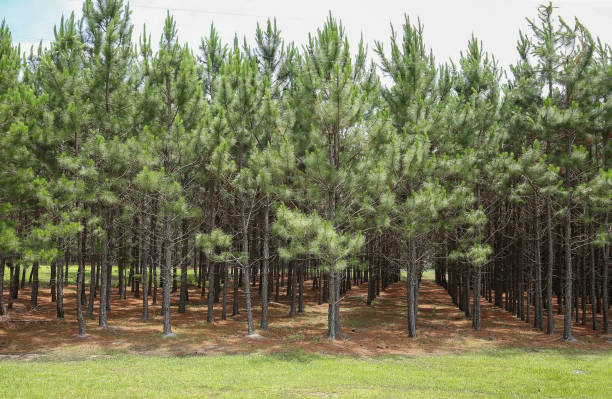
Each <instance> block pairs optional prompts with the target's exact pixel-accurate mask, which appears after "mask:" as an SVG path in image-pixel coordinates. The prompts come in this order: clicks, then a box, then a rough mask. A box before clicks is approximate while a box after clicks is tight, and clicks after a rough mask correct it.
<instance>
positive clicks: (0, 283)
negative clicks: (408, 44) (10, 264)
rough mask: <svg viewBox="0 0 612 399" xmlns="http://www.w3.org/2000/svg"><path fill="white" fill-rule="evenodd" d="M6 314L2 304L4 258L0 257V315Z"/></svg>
mask: <svg viewBox="0 0 612 399" xmlns="http://www.w3.org/2000/svg"><path fill="white" fill-rule="evenodd" d="M4 315H6V306H4V258H2V259H0V316H4Z"/></svg>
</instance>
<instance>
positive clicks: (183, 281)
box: [178, 220, 189, 313]
mask: <svg viewBox="0 0 612 399" xmlns="http://www.w3.org/2000/svg"><path fill="white" fill-rule="evenodd" d="M182 236H183V237H182V238H183V252H182V256H181V296H180V301H179V309H178V311H179V313H185V306H186V303H187V295H188V294H187V288H188V287H187V265H188V263H187V252H188V248H187V246H188V245H189V244H188V243H189V240H188V238H187V222H186V221H185V220H183V231H182Z"/></svg>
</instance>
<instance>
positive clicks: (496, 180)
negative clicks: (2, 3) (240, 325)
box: [0, 0, 612, 340]
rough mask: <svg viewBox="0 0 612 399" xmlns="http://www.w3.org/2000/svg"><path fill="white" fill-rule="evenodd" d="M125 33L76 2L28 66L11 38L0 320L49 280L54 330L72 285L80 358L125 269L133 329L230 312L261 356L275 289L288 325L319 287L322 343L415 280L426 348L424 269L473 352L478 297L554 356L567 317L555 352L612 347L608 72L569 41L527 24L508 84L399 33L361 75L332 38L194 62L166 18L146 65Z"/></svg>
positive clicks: (413, 308) (496, 68)
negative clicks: (556, 346)
mask: <svg viewBox="0 0 612 399" xmlns="http://www.w3.org/2000/svg"><path fill="white" fill-rule="evenodd" d="M130 15H131V10H130V8H129V5H128V4H127V3H126V2H124V1H123V0H95V1H94V0H86V1H85V2H84V4H83V13H82V17H81V18H80V19H77V18H76V17H75V16H74V14H72V15H70V16H69V17H67V18H64V17H62V19H61V21H60V22H59V24H58V25H56V27H55V29H54V40H53V41H52V42H51V44H50V45H49V46H48V48H44V47H43V46H42V45H40V46H39V47H38V49H30V51H29V53H22V49H21V48H20V47H19V46H16V45H15V44H13V42H12V39H11V33H10V31H9V29H8V27H7V24H6V23H5V22H4V21H3V22H2V26H1V27H0V132H1V133H0V160H1V161H2V162H1V163H0V313H1V314H6V312H7V306H6V304H5V299H4V297H5V296H6V297H7V298H8V307H9V308H10V307H11V305H12V300H13V299H14V298H16V297H17V295H18V292H19V288H20V286H24V285H25V283H26V269H27V270H28V271H29V275H30V278H29V280H30V284H31V306H32V307H33V308H36V306H37V305H38V288H39V284H40V282H39V279H38V270H39V267H40V265H41V264H44V265H47V264H48V265H50V266H51V278H50V281H49V284H50V287H51V295H52V299H53V301H54V302H55V303H56V304H57V317H59V318H63V317H64V310H63V302H64V294H63V290H64V287H65V285H66V284H67V282H68V279H67V278H68V271H69V270H68V265H69V264H73V263H75V262H76V264H78V272H77V287H76V292H77V294H78V295H77V296H78V298H77V300H76V304H77V310H76V312H77V315H76V316H77V319H78V325H79V335H84V334H85V318H86V317H93V316H94V313H96V312H97V316H98V322H99V326H100V327H108V318H109V313H110V312H111V300H110V298H111V290H112V289H115V288H114V287H113V284H112V280H113V278H114V277H113V267H116V268H117V269H118V281H116V286H117V287H116V289H117V290H118V293H119V297H120V299H125V298H126V295H128V290H130V291H131V295H135V296H136V297H138V298H142V319H143V320H147V319H149V317H150V316H151V315H150V313H149V308H148V307H149V304H151V303H153V304H156V303H157V302H158V301H161V306H162V315H163V333H164V335H168V336H170V335H173V333H172V327H171V317H170V316H171V312H170V308H171V304H170V298H171V292H173V291H179V292H180V300H179V303H178V309H177V310H178V312H179V313H182V312H185V309H186V307H187V306H188V304H189V291H188V286H189V285H190V284H195V285H197V287H200V288H201V295H202V297H206V296H207V301H208V307H207V312H206V313H207V315H206V318H207V321H208V322H209V323H214V321H215V320H214V312H213V311H214V308H215V306H221V307H222V318H223V319H225V318H226V317H227V313H228V311H229V309H226V308H227V304H228V297H229V296H232V298H233V308H232V309H231V311H232V315H236V314H238V313H239V312H240V311H241V310H242V311H244V312H246V315H247V328H246V330H247V333H248V334H254V333H255V331H256V326H255V323H256V321H255V320H254V319H253V302H254V301H253V298H254V296H258V297H259V299H260V303H261V319H260V320H259V321H258V323H259V324H258V326H259V328H260V329H261V330H265V329H267V328H268V304H269V302H270V301H271V300H273V299H274V300H276V301H278V297H279V291H280V290H279V286H284V285H286V295H289V296H290V297H291V315H293V316H294V315H295V314H296V312H301V311H303V309H304V301H303V296H304V294H303V293H304V289H305V288H304V282H305V281H312V289H313V290H318V294H319V302H320V303H327V304H328V309H329V310H328V329H327V330H328V336H329V338H331V339H334V338H336V337H338V336H339V334H340V333H341V323H340V320H341V319H340V311H341V300H342V298H343V296H344V295H345V293H346V292H347V291H349V290H350V289H351V286H352V285H358V284H363V283H367V284H368V296H367V303H368V305H369V304H371V303H372V302H373V301H375V300H376V297H377V296H378V295H379V293H380V291H381V290H384V289H386V287H388V286H389V285H390V284H392V283H396V282H398V281H400V280H402V279H405V281H406V291H407V307H406V317H407V331H408V335H409V336H410V337H416V334H417V309H418V298H419V286H420V282H421V277H422V273H423V271H424V270H425V269H427V268H433V269H435V278H436V282H437V283H438V284H440V285H442V286H443V287H445V288H446V289H447V290H448V293H449V295H450V296H451V298H452V300H453V301H454V303H455V304H456V305H457V306H458V307H459V308H460V309H461V310H462V311H464V312H465V315H466V317H469V318H471V319H472V325H473V327H474V328H475V329H476V330H480V329H481V311H480V303H481V298H483V297H484V299H486V300H488V301H490V302H493V303H494V304H495V305H496V306H498V307H502V308H504V309H506V310H507V311H509V312H512V313H514V314H516V316H517V317H520V318H521V319H523V320H525V321H526V322H528V323H532V324H533V326H534V327H536V328H539V329H540V330H542V331H545V332H546V333H548V334H553V333H554V330H555V327H556V326H555V325H554V313H555V312H557V313H563V315H564V325H563V327H562V330H563V338H564V339H566V340H572V339H573V338H572V324H573V323H582V324H587V323H592V328H593V329H595V330H598V329H601V330H603V331H604V332H605V333H608V332H609V328H610V327H609V324H610V323H609V319H608V309H609V292H610V282H609V263H610V239H611V236H612V227H611V226H612V224H611V221H610V210H611V209H612V203H611V200H610V199H611V198H612V169H611V164H610V155H611V152H612V144H610V139H611V138H612V100H611V99H610V94H612V49H611V48H610V46H609V45H608V44H605V43H602V42H601V41H600V40H599V39H597V38H594V37H593V36H592V35H591V34H590V32H589V31H588V30H587V28H586V27H585V26H583V25H582V24H581V23H580V22H579V21H578V20H575V21H573V22H571V23H570V22H567V21H565V20H563V19H561V18H558V17H556V16H555V15H554V8H553V6H552V4H548V5H543V6H540V7H539V8H538V10H537V15H536V18H535V19H528V23H529V32H524V33H523V32H521V34H520V38H519V40H518V42H517V45H516V50H517V61H516V63H515V64H513V65H511V66H510V67H509V69H508V70H504V69H503V68H501V67H500V65H498V63H497V62H496V60H495V58H494V56H493V55H491V54H490V53H488V52H487V51H485V49H484V48H483V45H482V43H481V42H480V41H479V40H478V39H477V38H475V37H472V38H471V39H470V40H469V42H468V43H467V47H466V49H465V50H464V51H462V52H461V54H460V57H459V59H458V62H457V63H453V62H446V63H437V62H436V60H435V59H434V57H433V54H432V51H431V49H428V48H427V46H426V45H425V42H424V38H423V37H424V36H423V26H422V25H421V24H420V22H418V23H416V24H414V23H412V22H411V21H410V20H409V18H408V17H406V18H405V22H404V23H403V25H402V27H401V29H400V30H399V31H396V30H395V29H393V27H392V34H391V37H390V38H389V40H388V41H387V42H375V43H374V44H373V49H374V50H373V53H374V54H373V55H372V56H369V55H368V52H367V48H368V46H367V45H366V44H365V43H363V41H361V42H360V43H359V44H358V46H357V47H356V48H354V49H352V48H350V46H349V41H348V39H347V34H346V32H345V29H344V27H343V25H342V23H341V22H340V21H339V20H337V19H336V18H334V17H333V16H332V15H331V14H330V15H329V17H328V18H327V19H326V21H325V23H324V25H323V26H322V27H321V28H320V29H318V30H317V31H316V32H315V33H313V34H310V35H308V40H307V41H306V44H304V45H303V46H301V47H299V46H296V45H295V44H293V43H287V42H285V41H284V40H283V38H282V36H281V31H280V29H279V28H278V27H277V24H276V21H275V20H268V21H267V23H266V24H265V25H264V26H261V27H260V26H259V25H258V26H257V30H256V32H255V40H254V42H253V43H254V44H249V42H248V41H247V40H246V38H245V39H244V40H240V39H239V38H238V37H234V40H233V42H230V43H226V42H224V41H223V40H222V38H221V37H220V36H219V34H218V33H217V31H216V29H215V27H214V25H213V26H211V28H210V30H209V32H208V33H207V34H206V35H205V36H204V37H203V38H202V39H201V43H200V46H199V48H198V49H197V50H193V49H191V48H189V47H188V46H187V45H186V44H185V45H183V44H181V42H180V39H179V36H178V32H177V28H176V24H175V21H174V18H173V17H172V16H171V15H170V13H168V15H167V18H166V21H165V24H164V27H163V32H162V33H161V37H160V38H159V43H158V46H157V50H156V51H153V49H152V48H153V47H152V39H151V34H150V33H149V32H147V30H146V27H145V29H144V30H143V34H142V35H141V37H139V38H137V39H136V40H134V38H133V25H132V23H131V22H130ZM7 267H8V270H9V273H10V276H9V277H10V278H9V281H10V284H9V287H8V295H4V294H3V291H4V283H3V281H4V274H5V269H6V268H7ZM87 268H89V270H90V273H89V277H90V281H85V271H86V269H87ZM190 270H192V271H193V276H194V279H189V278H188V274H189V271H190ZM179 271H180V279H179V273H178V272H179ZM241 286H242V288H240V287H241ZM240 291H241V292H242V293H243V295H244V299H245V300H244V303H243V304H242V305H243V309H240V307H241V306H239V305H241V304H240V303H239V302H240V301H239V299H238V298H239V297H238V295H239V292H240ZM555 297H556V298H555ZM219 302H221V304H220V305H219V304H217V303H219ZM215 304H217V305H215ZM555 308H556V309H555ZM96 309H97V310H96ZM598 315H601V317H600V319H601V320H602V322H601V324H600V322H599V320H598V317H597V316H598ZM202 317H204V315H202ZM557 328H558V327H557Z"/></svg>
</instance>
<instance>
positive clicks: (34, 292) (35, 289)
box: [0, 261, 39, 309]
mask: <svg viewBox="0 0 612 399" xmlns="http://www.w3.org/2000/svg"><path fill="white" fill-rule="evenodd" d="M38 267H39V266H38V261H36V262H34V263H33V264H32V294H31V296H30V306H31V307H32V309H36V308H37V307H38ZM2 268H3V269H4V265H2ZM0 303H1V302H0ZM0 306H1V305H0Z"/></svg>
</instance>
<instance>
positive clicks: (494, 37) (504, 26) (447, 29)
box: [0, 0, 612, 67]
mask: <svg viewBox="0 0 612 399" xmlns="http://www.w3.org/2000/svg"><path fill="white" fill-rule="evenodd" d="M541 2H542V1H539V0H404V1H390V0H374V1H372V0H369V1H360V0H342V1H339V0H334V1H331V0H307V1H299V2H297V1H294V0H293V1H291V0H227V1H223V2H220V1H209V0H132V1H130V5H131V8H132V22H133V23H134V25H135V30H134V33H135V37H134V38H133V40H134V41H136V40H137V38H138V36H139V35H140V33H141V32H142V27H143V24H145V23H146V25H147V31H148V32H151V33H152V37H153V42H154V43H156V42H157V41H158V39H159V36H160V34H161V28H162V26H163V21H164V18H165V15H166V10H170V12H171V13H172V14H173V15H174V16H175V18H176V23H177V27H178V31H179V40H180V41H181V42H187V43H189V44H190V46H191V47H192V48H193V49H197V46H198V45H199V43H200V38H201V37H202V36H203V35H206V34H207V33H208V31H209V28H210V24H211V23H212V22H213V21H214V24H215V26H216V27H217V30H218V31H219V33H220V35H221V36H222V38H223V39H224V40H225V41H226V42H231V41H232V40H233V37H234V34H238V36H239V37H240V38H241V39H242V37H243V36H244V35H246V36H247V39H248V40H249V41H252V39H253V37H254V32H255V27H256V24H257V22H260V24H262V23H265V21H266V18H267V17H276V19H277V23H278V26H279V28H280V29H281V31H282V35H283V37H284V39H285V40H286V41H293V42H295V43H296V44H298V45H302V44H304V43H305V41H306V39H307V37H308V33H309V32H315V31H316V29H317V28H318V27H320V26H322V24H323V23H324V21H325V18H326V17H327V14H328V12H329V11H331V12H332V14H333V15H334V16H335V17H338V18H340V19H341V20H342V22H343V24H344V25H345V28H346V32H347V33H348V36H349V40H350V41H351V43H352V45H355V43H357V42H358V40H359V37H360V35H361V34H363V38H364V41H365V42H366V43H367V44H368V45H369V48H370V49H372V48H373V43H374V41H375V40H380V41H382V42H383V43H387V42H388V38H389V35H390V33H391V29H390V24H393V25H394V26H395V27H396V30H399V29H400V28H401V24H402V22H403V15H404V14H407V15H408V16H410V18H411V19H412V20H413V21H415V22H416V19H417V18H420V20H421V22H422V23H423V25H424V29H425V30H424V35H425V42H426V43H427V45H428V46H430V48H432V50H433V52H434V55H435V56H436V61H437V62H444V61H447V60H449V59H453V60H456V59H457V58H458V56H459V52H460V51H461V50H462V49H464V48H465V47H466V43H467V41H468V40H469V39H470V37H471V35H472V34H475V35H476V36H477V37H478V38H479V39H481V40H482V41H483V43H484V46H485V49H486V50H487V51H490V52H491V53H493V54H494V55H495V57H496V58H497V59H498V61H499V62H500V64H501V65H502V66H504V67H505V66H507V65H509V64H511V63H514V62H515V61H516V59H517V56H516V52H515V44H516V40H517V38H518V32H519V29H522V30H526V28H527V23H526V21H525V18H526V17H529V18H535V17H536V15H537V6H538V4H540V3H541ZM554 5H555V6H557V7H558V10H557V12H558V14H559V15H561V16H562V17H563V18H565V19H566V20H568V21H573V19H574V17H578V19H580V21H581V22H582V23H583V24H585V25H586V27H587V28H588V29H589V30H590V31H591V33H592V34H593V36H599V37H600V38H601V39H602V40H603V41H604V42H607V43H612V0H558V1H555V2H554ZM81 7H82V3H81V0H0V16H1V17H2V18H5V19H6V21H7V23H8V25H9V27H10V29H11V31H12V32H13V39H14V41H16V42H20V43H22V44H23V46H22V47H26V48H29V46H30V45H31V44H32V43H38V41H40V40H43V42H45V43H48V42H49V41H50V40H51V39H52V38H53V25H55V24H57V23H58V22H59V20H60V17H61V15H62V14H64V15H69V14H70V12H71V11H75V12H76V14H77V16H80V14H81ZM371 54H372V53H371V52H370V55H371Z"/></svg>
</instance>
